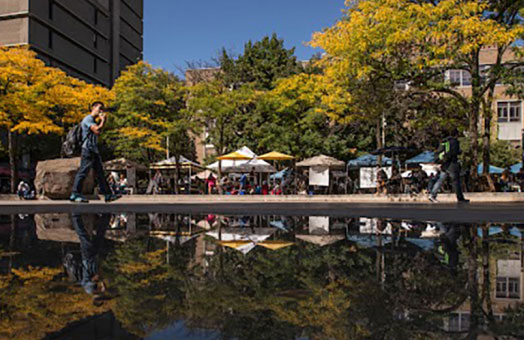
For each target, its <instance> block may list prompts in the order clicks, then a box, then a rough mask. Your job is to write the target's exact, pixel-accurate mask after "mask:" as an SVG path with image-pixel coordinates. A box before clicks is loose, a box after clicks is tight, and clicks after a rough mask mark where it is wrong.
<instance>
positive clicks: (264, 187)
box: [262, 181, 269, 195]
mask: <svg viewBox="0 0 524 340" xmlns="http://www.w3.org/2000/svg"><path fill="white" fill-rule="evenodd" d="M268 194H269V185H267V181H264V182H262V195H268Z"/></svg>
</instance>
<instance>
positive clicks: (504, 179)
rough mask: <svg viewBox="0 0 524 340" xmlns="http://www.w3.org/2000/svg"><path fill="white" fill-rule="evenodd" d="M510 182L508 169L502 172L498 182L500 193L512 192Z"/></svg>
mask: <svg viewBox="0 0 524 340" xmlns="http://www.w3.org/2000/svg"><path fill="white" fill-rule="evenodd" d="M510 182H511V178H510V173H509V170H508V169H506V170H504V171H503V172H502V175H501V176H500V178H499V180H498V184H499V189H500V191H502V192H509V191H511V188H510Z"/></svg>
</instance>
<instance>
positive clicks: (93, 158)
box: [73, 149, 111, 195]
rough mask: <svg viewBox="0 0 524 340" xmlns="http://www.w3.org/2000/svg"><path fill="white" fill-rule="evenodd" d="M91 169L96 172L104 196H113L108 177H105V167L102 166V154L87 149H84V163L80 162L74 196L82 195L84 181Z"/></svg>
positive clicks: (74, 185)
mask: <svg viewBox="0 0 524 340" xmlns="http://www.w3.org/2000/svg"><path fill="white" fill-rule="evenodd" d="M91 168H93V170H94V172H95V176H96V179H97V181H98V185H99V186H100V191H101V192H102V194H104V195H109V194H111V191H110V190H109V187H108V185H107V182H106V177H105V175H104V167H103V166H102V158H101V157H100V154H98V153H96V152H92V151H89V150H86V149H82V161H81V162H80V168H79V169H78V172H77V173H76V177H75V182H74V184H73V194H81V193H82V185H83V184H84V179H85V178H86V177H87V175H88V174H89V170H91Z"/></svg>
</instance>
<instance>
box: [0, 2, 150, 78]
mask: <svg viewBox="0 0 524 340" xmlns="http://www.w3.org/2000/svg"><path fill="white" fill-rule="evenodd" d="M143 8H144V2H143V0H0V46H16V45H29V46H31V48H32V49H33V50H34V51H36V52H37V53H38V55H39V57H40V58H41V59H42V60H44V61H45V62H46V63H47V64H48V65H50V66H55V67H59V68H61V69H63V70H64V71H66V72H67V73H68V74H70V75H72V76H75V77H78V78H80V79H83V80H85V81H87V82H90V83H96V84H101V85H105V86H108V87H109V86H111V85H112V84H113V82H114V79H115V78H117V77H118V76H119V74H120V72H121V70H123V69H124V68H125V67H126V66H128V65H132V64H135V63H136V62H137V61H139V60H141V59H142V51H143V16H144V15H143V14H144V11H143Z"/></svg>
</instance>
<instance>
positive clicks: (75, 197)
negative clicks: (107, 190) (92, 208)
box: [69, 194, 89, 203]
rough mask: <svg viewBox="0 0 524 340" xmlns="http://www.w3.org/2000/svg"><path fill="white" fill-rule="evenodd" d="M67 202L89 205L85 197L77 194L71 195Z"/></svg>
mask: <svg viewBox="0 0 524 340" xmlns="http://www.w3.org/2000/svg"><path fill="white" fill-rule="evenodd" d="M69 200H70V201H71V202H75V203H89V201H88V200H87V199H86V198H85V197H83V196H82V195H78V194H71V196H70V197H69Z"/></svg>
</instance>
